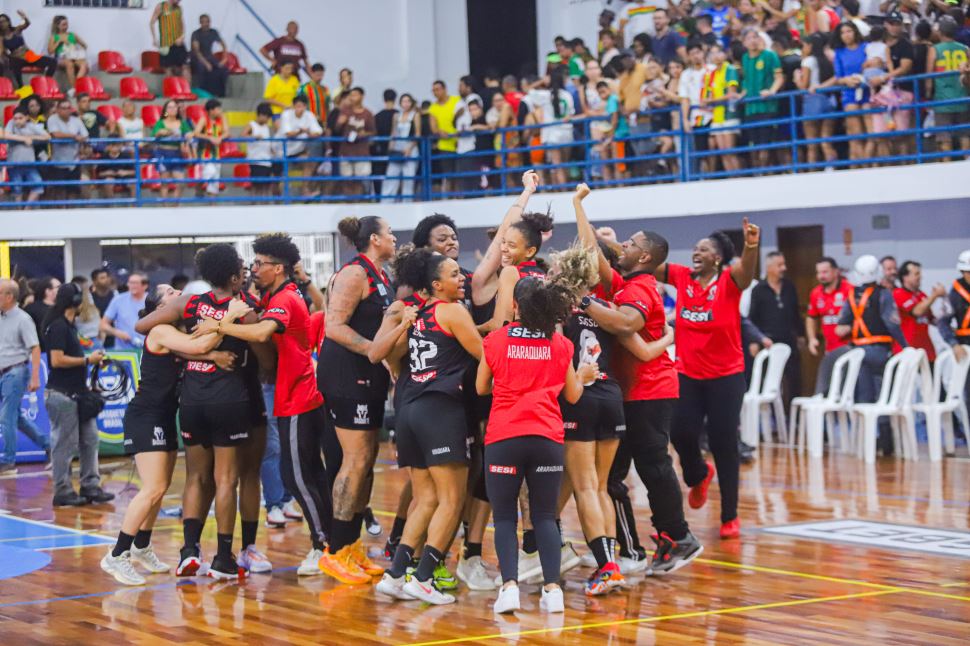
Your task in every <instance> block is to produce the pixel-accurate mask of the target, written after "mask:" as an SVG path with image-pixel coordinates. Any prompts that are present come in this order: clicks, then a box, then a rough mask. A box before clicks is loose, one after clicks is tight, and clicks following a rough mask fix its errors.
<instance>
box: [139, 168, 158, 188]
mask: <svg viewBox="0 0 970 646" xmlns="http://www.w3.org/2000/svg"><path fill="white" fill-rule="evenodd" d="M161 177H162V176H161V174H160V173H159V172H158V168H156V167H155V165H154V164H145V163H143V164H142V165H141V181H142V183H143V186H146V187H147V188H148V189H149V190H152V191H158V190H161V188H162V183H161V182H159V181H158V180H159V179H161Z"/></svg>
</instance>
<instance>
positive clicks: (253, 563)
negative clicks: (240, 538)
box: [236, 545, 273, 574]
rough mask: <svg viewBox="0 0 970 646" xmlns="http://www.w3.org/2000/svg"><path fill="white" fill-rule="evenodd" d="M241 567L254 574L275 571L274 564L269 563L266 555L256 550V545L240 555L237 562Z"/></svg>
mask: <svg viewBox="0 0 970 646" xmlns="http://www.w3.org/2000/svg"><path fill="white" fill-rule="evenodd" d="M236 562H237V563H239V566H240V567H244V568H246V569H247V570H249V571H250V572H252V573H253V574H265V573H266V572H272V571H273V564H272V563H270V562H269V559H268V558H266V555H265V554H263V553H262V552H260V551H259V550H258V549H256V546H255V545H250V546H248V547H247V548H246V549H244V550H243V551H242V552H240V554H239V558H238V559H237V561H236Z"/></svg>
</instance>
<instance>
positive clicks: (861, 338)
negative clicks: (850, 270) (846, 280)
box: [849, 287, 893, 345]
mask: <svg viewBox="0 0 970 646" xmlns="http://www.w3.org/2000/svg"><path fill="white" fill-rule="evenodd" d="M874 289H875V287H867V288H866V289H865V291H864V292H862V298H861V299H860V300H859V302H858V303H856V300H855V290H853V291H851V292H849V307H850V308H851V309H852V344H853V345H872V344H874V343H892V342H893V338H892V337H891V336H878V335H873V334H872V332H870V331H869V327H868V326H867V325H866V322H865V321H864V320H863V318H862V317H863V315H864V314H865V311H866V305H867V304H868V303H869V297H870V296H872V292H873V290H874Z"/></svg>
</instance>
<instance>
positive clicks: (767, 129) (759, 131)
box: [741, 114, 778, 146]
mask: <svg viewBox="0 0 970 646" xmlns="http://www.w3.org/2000/svg"><path fill="white" fill-rule="evenodd" d="M777 118H778V115H777V114H752V115H747V116H745V117H744V123H745V125H749V124H750V125H753V124H756V123H760V122H762V121H774V120H775V119H777ZM741 132H742V134H743V135H744V136H745V138H746V139H745V141H747V142H748V145H749V146H761V145H764V144H770V143H774V142H775V141H776V140H777V139H778V126H776V125H774V124H768V125H765V126H753V127H751V128H743V129H742V130H741Z"/></svg>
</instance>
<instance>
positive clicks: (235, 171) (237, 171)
mask: <svg viewBox="0 0 970 646" xmlns="http://www.w3.org/2000/svg"><path fill="white" fill-rule="evenodd" d="M232 176H233V177H235V178H236V179H241V180H248V179H249V178H250V177H252V175H251V174H250V172H249V164H236V165H235V166H233V167H232ZM235 184H236V186H241V187H242V188H243V189H245V190H247V191H248V190H250V189H252V187H253V183H252V182H249V181H245V182H235Z"/></svg>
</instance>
